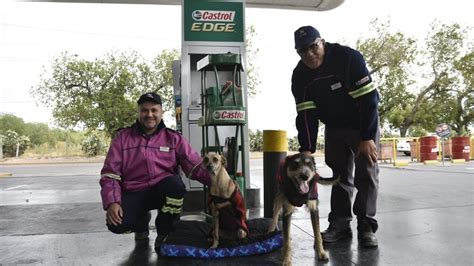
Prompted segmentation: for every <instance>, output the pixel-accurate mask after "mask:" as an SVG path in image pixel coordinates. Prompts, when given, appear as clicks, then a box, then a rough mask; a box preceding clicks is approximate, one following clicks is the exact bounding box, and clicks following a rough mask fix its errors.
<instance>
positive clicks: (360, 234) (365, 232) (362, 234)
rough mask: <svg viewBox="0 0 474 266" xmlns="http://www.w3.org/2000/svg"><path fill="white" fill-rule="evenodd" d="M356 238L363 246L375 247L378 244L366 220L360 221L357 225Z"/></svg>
mask: <svg viewBox="0 0 474 266" xmlns="http://www.w3.org/2000/svg"><path fill="white" fill-rule="evenodd" d="M357 238H358V239H359V244H360V246H361V247H363V248H375V247H377V246H378V241H377V237H375V234H374V232H373V231H372V228H371V227H370V225H369V224H368V223H367V222H364V221H361V222H359V223H358V225H357Z"/></svg>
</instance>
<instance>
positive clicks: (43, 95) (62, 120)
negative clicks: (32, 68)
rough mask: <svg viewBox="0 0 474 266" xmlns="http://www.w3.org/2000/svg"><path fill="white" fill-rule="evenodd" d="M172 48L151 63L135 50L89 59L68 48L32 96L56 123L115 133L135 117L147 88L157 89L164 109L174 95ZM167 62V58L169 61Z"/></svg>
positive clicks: (169, 105)
mask: <svg viewBox="0 0 474 266" xmlns="http://www.w3.org/2000/svg"><path fill="white" fill-rule="evenodd" d="M177 57H178V53H177V51H176V50H172V51H164V52H163V53H162V54H161V55H159V56H157V57H156V58H155V59H154V60H153V61H152V63H149V62H146V61H145V60H144V59H143V58H142V57H140V56H139V55H138V54H137V53H136V52H128V53H116V54H114V53H108V54H106V55H105V56H104V57H103V58H97V59H95V60H92V61H89V60H85V59H81V58H79V56H78V55H71V54H69V53H67V52H64V53H62V54H61V55H59V56H58V57H57V58H56V59H55V60H54V62H53V64H52V68H51V71H50V73H47V72H44V73H43V74H42V75H41V80H40V83H39V85H38V86H36V87H33V88H32V90H31V92H32V94H33V95H34V96H35V97H36V98H37V100H39V101H40V102H41V103H43V104H44V105H46V106H48V107H50V108H51V109H52V112H53V117H54V119H55V121H56V123H57V124H58V125H59V126H60V127H63V128H69V129H70V128H74V127H78V126H80V127H84V128H85V129H87V130H96V129H102V130H104V131H105V132H106V133H107V135H108V136H113V135H114V134H115V132H116V130H117V129H119V128H121V127H125V126H128V125H130V124H132V123H133V122H134V120H135V119H136V113H137V109H136V99H138V97H139V96H140V94H143V93H145V92H147V91H154V92H157V93H159V94H160V95H161V96H162V97H163V98H164V99H163V100H164V105H163V107H164V109H165V111H166V110H170V108H171V103H172V101H171V99H172V83H171V82H172V78H170V76H171V74H170V73H169V72H170V71H171V67H170V66H171V62H172V61H173V60H175V59H177ZM167 60H169V61H167Z"/></svg>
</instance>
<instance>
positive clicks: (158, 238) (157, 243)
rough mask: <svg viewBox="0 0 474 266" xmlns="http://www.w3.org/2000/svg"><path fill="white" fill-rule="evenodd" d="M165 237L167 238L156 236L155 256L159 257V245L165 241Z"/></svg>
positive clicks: (166, 235)
mask: <svg viewBox="0 0 474 266" xmlns="http://www.w3.org/2000/svg"><path fill="white" fill-rule="evenodd" d="M166 237H168V234H163V235H158V236H156V240H155V252H156V254H158V255H160V248H161V244H162V243H163V241H165V240H166Z"/></svg>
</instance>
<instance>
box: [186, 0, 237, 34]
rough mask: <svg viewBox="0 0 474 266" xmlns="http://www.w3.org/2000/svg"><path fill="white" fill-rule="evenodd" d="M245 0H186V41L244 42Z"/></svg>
mask: <svg viewBox="0 0 474 266" xmlns="http://www.w3.org/2000/svg"><path fill="white" fill-rule="evenodd" d="M243 5H244V4H243V1H228V0H227V1H225V0H220V1H211V0H200V1H195V0H184V6H183V9H184V12H183V16H184V19H183V20H184V23H183V26H184V41H213V42H243V40H244V29H243V10H244V7H243Z"/></svg>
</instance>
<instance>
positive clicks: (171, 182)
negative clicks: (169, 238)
mask: <svg viewBox="0 0 474 266" xmlns="http://www.w3.org/2000/svg"><path fill="white" fill-rule="evenodd" d="M185 193H186V187H185V185H184V184H183V181H182V180H181V178H180V177H179V176H170V177H167V178H165V179H163V180H162V181H160V182H159V183H158V184H157V185H155V186H154V187H151V188H150V189H147V190H142V191H134V192H125V193H123V194H122V210H123V217H122V224H120V225H117V226H114V225H111V224H107V227H108V228H109V230H110V231H112V232H114V233H117V234H122V233H127V232H145V231H148V223H149V221H150V214H149V211H150V210H158V215H157V217H156V220H155V225H156V231H157V233H158V235H165V234H168V233H169V232H170V231H172V230H173V225H174V223H175V222H176V220H177V219H178V217H179V214H180V212H181V206H182V204H183V197H184V194H185Z"/></svg>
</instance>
